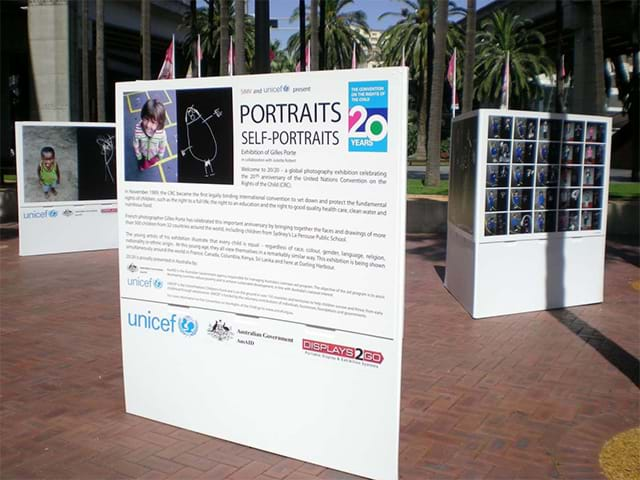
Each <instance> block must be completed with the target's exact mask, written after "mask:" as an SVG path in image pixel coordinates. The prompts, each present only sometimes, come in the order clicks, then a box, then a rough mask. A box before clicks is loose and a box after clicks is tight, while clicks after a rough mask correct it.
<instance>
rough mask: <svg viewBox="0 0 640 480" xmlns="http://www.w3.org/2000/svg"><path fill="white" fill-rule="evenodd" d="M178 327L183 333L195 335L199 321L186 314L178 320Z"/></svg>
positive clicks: (188, 335) (190, 335) (189, 335)
mask: <svg viewBox="0 0 640 480" xmlns="http://www.w3.org/2000/svg"><path fill="white" fill-rule="evenodd" d="M178 328H179V329H180V332H181V333H182V334H183V335H185V336H187V337H193V336H194V335H195V334H196V333H197V332H198V322H197V321H196V320H194V319H193V318H191V317H189V316H185V317H182V318H181V319H180V322H178Z"/></svg>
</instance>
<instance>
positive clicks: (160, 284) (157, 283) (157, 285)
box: [153, 278, 163, 288]
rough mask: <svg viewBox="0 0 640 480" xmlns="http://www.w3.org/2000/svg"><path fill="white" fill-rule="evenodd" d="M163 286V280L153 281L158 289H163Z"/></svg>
mask: <svg viewBox="0 0 640 480" xmlns="http://www.w3.org/2000/svg"><path fill="white" fill-rule="evenodd" d="M162 285H163V283H162V280H160V279H159V278H156V279H155V280H154V281H153V286H154V287H156V288H162Z"/></svg>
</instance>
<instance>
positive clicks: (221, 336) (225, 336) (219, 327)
mask: <svg viewBox="0 0 640 480" xmlns="http://www.w3.org/2000/svg"><path fill="white" fill-rule="evenodd" d="M207 334H208V335H209V336H210V337H212V338H215V339H216V340H218V341H220V342H225V341H227V340H231V339H232V338H233V330H232V328H231V327H230V326H228V325H227V324H226V323H225V322H223V321H222V320H216V322H215V323H210V324H209V328H208V329H207Z"/></svg>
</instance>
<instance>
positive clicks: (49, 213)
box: [22, 210, 58, 220]
mask: <svg viewBox="0 0 640 480" xmlns="http://www.w3.org/2000/svg"><path fill="white" fill-rule="evenodd" d="M57 216H58V211H57V210H35V211H30V212H24V213H23V214H22V218H24V219H26V220H31V219H44V218H47V217H48V218H56V217H57Z"/></svg>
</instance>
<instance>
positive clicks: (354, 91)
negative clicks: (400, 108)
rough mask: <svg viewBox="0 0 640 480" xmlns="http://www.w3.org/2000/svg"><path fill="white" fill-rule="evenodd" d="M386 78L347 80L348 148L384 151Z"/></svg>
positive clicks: (385, 148) (386, 129)
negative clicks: (359, 80) (360, 80)
mask: <svg viewBox="0 0 640 480" xmlns="http://www.w3.org/2000/svg"><path fill="white" fill-rule="evenodd" d="M388 90H389V82H388V81H386V80H375V81H367V82H349V151H350V152H386V151H387V134H388V130H389V124H388V111H389V96H388Z"/></svg>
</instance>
